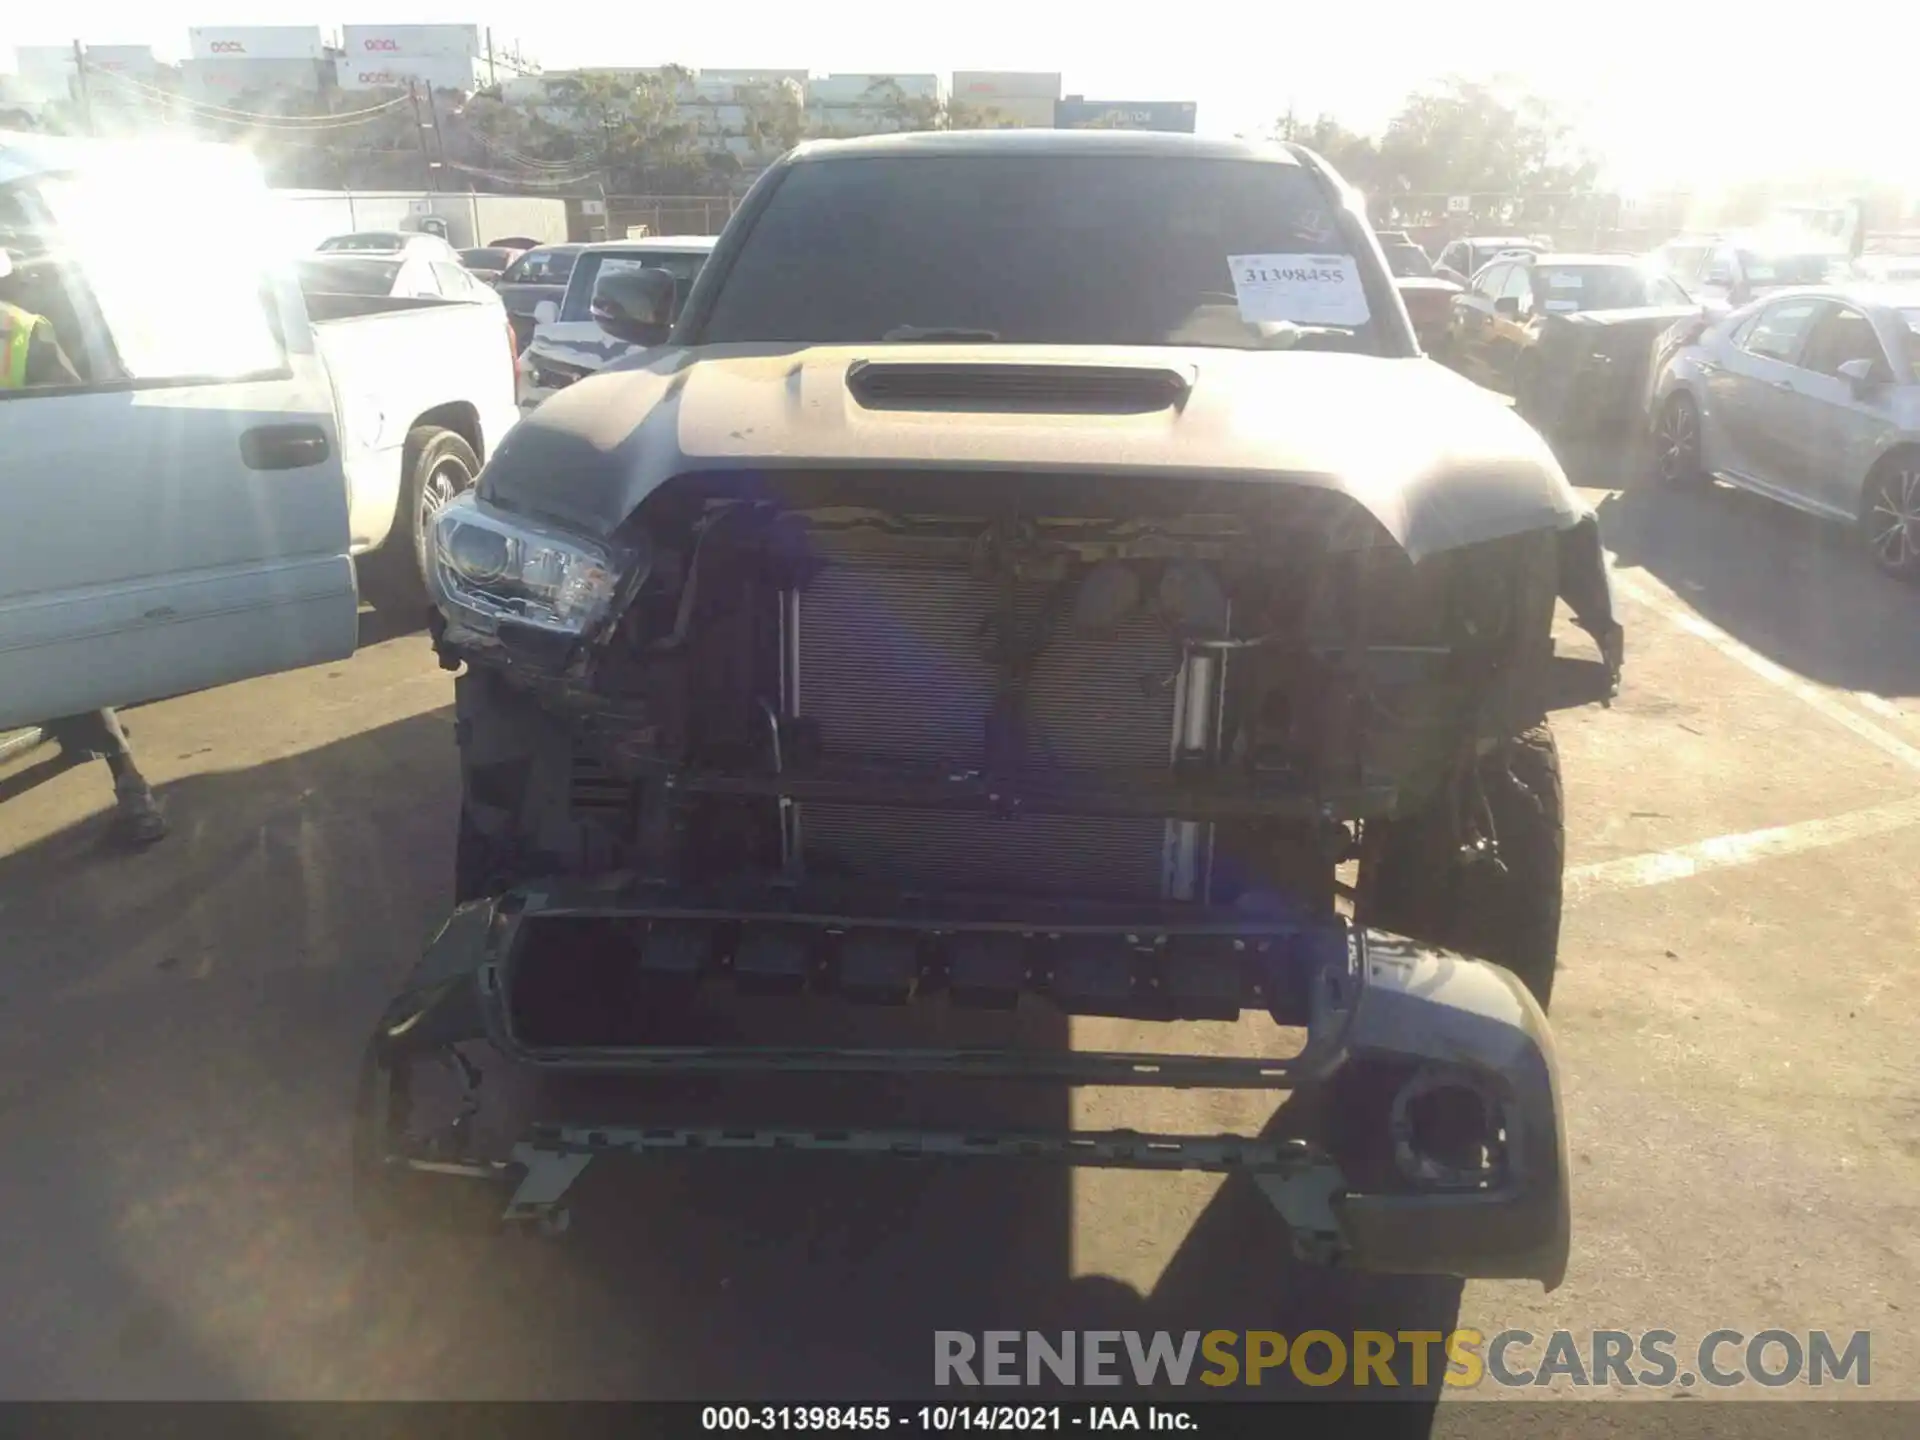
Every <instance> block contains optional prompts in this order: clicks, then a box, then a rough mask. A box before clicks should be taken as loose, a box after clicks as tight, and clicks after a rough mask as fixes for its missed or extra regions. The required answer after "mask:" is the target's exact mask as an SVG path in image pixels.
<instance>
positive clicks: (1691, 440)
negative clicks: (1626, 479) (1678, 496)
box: [1653, 394, 1707, 490]
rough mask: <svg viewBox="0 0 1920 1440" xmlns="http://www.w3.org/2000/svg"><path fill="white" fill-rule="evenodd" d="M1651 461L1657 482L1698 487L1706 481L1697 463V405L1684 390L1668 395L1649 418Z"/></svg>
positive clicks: (1678, 487)
mask: <svg viewBox="0 0 1920 1440" xmlns="http://www.w3.org/2000/svg"><path fill="white" fill-rule="evenodd" d="M1653 464H1654V469H1655V471H1656V473H1658V475H1659V477H1660V483H1661V484H1662V485H1665V486H1667V487H1669V488H1670V489H1674V490H1698V489H1702V488H1704V487H1705V485H1706V483H1707V472H1706V471H1705V470H1704V469H1702V468H1701V464H1700V407H1699V406H1697V405H1695V404H1694V403H1693V397H1692V396H1691V395H1687V394H1679V395H1670V396H1668V397H1667V401H1666V403H1665V404H1664V405H1662V406H1661V407H1660V413H1659V415H1658V416H1657V417H1656V418H1655V420H1654V422H1653Z"/></svg>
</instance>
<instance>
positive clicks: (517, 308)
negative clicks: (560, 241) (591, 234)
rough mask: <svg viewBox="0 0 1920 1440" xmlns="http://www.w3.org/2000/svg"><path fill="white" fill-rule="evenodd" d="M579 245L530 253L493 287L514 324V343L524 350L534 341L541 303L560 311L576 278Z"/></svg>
mask: <svg viewBox="0 0 1920 1440" xmlns="http://www.w3.org/2000/svg"><path fill="white" fill-rule="evenodd" d="M583 248H584V247H583V246H580V245H542V246H540V247H538V248H537V249H533V250H529V251H527V253H526V254H524V255H522V256H521V257H520V258H519V259H518V260H515V261H514V262H513V263H512V264H511V265H509V266H508V267H507V268H506V270H505V272H503V273H502V274H501V276H500V278H499V279H498V280H497V281H495V282H494V286H493V288H494V289H495V290H497V291H499V292H500V300H501V303H503V304H504V305H505V306H506V307H507V319H508V320H509V321H510V322H511V323H512V325H513V338H514V343H515V344H517V345H518V346H519V347H520V348H521V349H522V350H524V349H526V348H527V342H528V341H529V340H531V339H532V338H533V327H534V326H535V325H536V324H538V323H539V319H540V317H539V315H538V314H537V312H538V310H539V308H540V304H541V302H542V301H547V302H549V303H550V304H552V306H553V310H554V314H555V315H557V314H558V313H559V311H560V302H561V301H562V300H564V299H565V298H566V295H567V281H569V280H571V279H572V278H573V264H574V261H576V260H578V259H579V258H580V251H581V250H582V249H583Z"/></svg>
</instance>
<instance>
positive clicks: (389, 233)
mask: <svg viewBox="0 0 1920 1440" xmlns="http://www.w3.org/2000/svg"><path fill="white" fill-rule="evenodd" d="M314 250H315V251H316V252H317V253H319V254H322V255H424V256H426V257H427V258H428V259H430V260H451V261H454V262H456V263H457V262H458V261H459V258H460V257H459V255H458V253H457V252H456V251H455V250H454V248H453V246H452V245H450V244H448V243H447V240H446V238H445V237H444V236H440V235H426V234H421V233H419V232H417V231H413V230H355V231H353V232H352V233H351V234H347V235H333V236H330V237H328V238H327V239H325V240H322V241H321V242H320V243H319V244H318V245H316V246H314Z"/></svg>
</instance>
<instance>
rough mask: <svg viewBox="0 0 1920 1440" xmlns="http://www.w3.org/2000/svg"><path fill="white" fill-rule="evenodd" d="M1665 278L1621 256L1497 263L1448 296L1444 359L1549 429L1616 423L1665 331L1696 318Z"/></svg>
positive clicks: (1638, 389) (1637, 391) (1560, 431)
mask: <svg viewBox="0 0 1920 1440" xmlns="http://www.w3.org/2000/svg"><path fill="white" fill-rule="evenodd" d="M1701 313H1702V312H1701V306H1700V303H1699V302H1698V301H1697V300H1695V299H1694V298H1693V297H1692V296H1691V295H1689V294H1688V293H1687V292H1686V290H1685V289H1684V288H1682V287H1681V285H1680V284H1679V283H1678V282H1677V281H1675V280H1674V279H1673V278H1672V277H1671V276H1669V275H1666V274H1664V273H1663V272H1661V271H1660V270H1659V269H1658V268H1656V267H1654V266H1650V265H1648V264H1647V263H1645V262H1644V261H1642V260H1640V259H1637V258H1635V257H1633V256H1628V255H1536V256H1529V257H1524V258H1522V257H1515V258H1512V259H1507V260H1500V261H1496V262H1495V263H1493V264H1491V265H1488V266H1487V267H1486V268H1485V269H1483V270H1482V271H1480V273H1479V274H1477V275H1475V276H1474V277H1473V283H1472V284H1471V285H1470V286H1468V287H1467V289H1466V290H1465V291H1463V292H1462V293H1461V294H1459V295H1457V296H1455V297H1454V300H1453V315H1452V319H1451V323H1450V325H1449V327H1448V337H1447V359H1448V362H1449V363H1450V364H1452V365H1453V366H1454V368H1456V369H1458V370H1459V371H1461V373H1463V374H1465V375H1466V376H1467V377H1468V378H1469V379H1472V380H1477V381H1479V382H1480V383H1481V384H1482V385H1486V386H1488V387H1490V388H1492V389H1495V390H1499V391H1501V392H1503V393H1505V394H1508V395H1511V396H1513V397H1514V406H1515V408H1516V409H1518V410H1519V411H1520V413H1521V414H1522V415H1523V416H1525V417H1526V418H1527V419H1528V420H1530V421H1532V422H1533V423H1534V425H1535V426H1536V427H1538V428H1539V429H1540V430H1542V431H1543V432H1545V433H1547V434H1549V435H1555V436H1559V435H1566V434H1570V433H1572V432H1573V431H1575V430H1584V429H1590V428H1592V427H1594V426H1596V425H1599V424H1602V423H1605V422H1606V421H1608V420H1611V419H1618V418H1620V417H1621V416H1622V415H1623V414H1625V413H1626V411H1627V410H1628V409H1629V408H1630V407H1631V406H1632V405H1633V403H1634V402H1635V401H1637V400H1638V399H1639V398H1640V397H1642V396H1643V395H1644V394H1645V385H1646V379H1647V373H1648V365H1649V363H1650V362H1651V360H1652V357H1653V352H1654V348H1655V346H1656V345H1657V343H1658V342H1659V339H1660V337H1661V336H1662V335H1664V334H1666V333H1667V332H1668V331H1669V330H1671V329H1673V328H1674V326H1676V325H1678V324H1681V323H1682V322H1684V321H1687V320H1692V319H1696V318H1698V316H1699V315H1700V314H1701Z"/></svg>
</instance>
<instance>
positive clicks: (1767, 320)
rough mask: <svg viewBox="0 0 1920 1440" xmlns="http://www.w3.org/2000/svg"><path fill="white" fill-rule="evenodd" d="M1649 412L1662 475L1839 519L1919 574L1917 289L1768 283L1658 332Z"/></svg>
mask: <svg viewBox="0 0 1920 1440" xmlns="http://www.w3.org/2000/svg"><path fill="white" fill-rule="evenodd" d="M1649 413H1650V414H1651V416H1652V423H1653V436H1654V448H1655V455H1656V458H1657V464H1658V467H1659V473H1660V477H1661V479H1662V480H1664V481H1665V482H1667V483H1668V484H1670V485H1675V486H1681V485H1698V484H1705V483H1706V482H1707V481H1708V480H1709V479H1720V480H1725V481H1727V482H1728V483H1729V484H1732V485H1738V486H1741V487H1742V488H1744V489H1748V490H1754V491H1757V492H1759V493H1760V494H1762V495H1765V496H1767V497H1768V498H1769V499H1773V500H1778V501H1780V502H1781V503H1782V504H1786V505H1791V506H1793V507H1794V508H1795V509H1797V510H1805V511H1807V512H1809V513H1811V514H1814V515H1820V516H1823V517H1825V518H1827V519H1830V520H1839V521H1843V522H1845V523H1846V524H1849V525H1852V526H1856V527H1857V528H1858V530H1859V532H1860V534H1861V537H1862V539H1863V541H1864V542H1865V545H1866V549H1867V553H1868V555H1869V557H1870V558H1871V559H1872V561H1873V563H1874V564H1875V565H1877V566H1879V567H1880V569H1882V570H1884V571H1886V572H1887V573H1888V574H1891V575H1897V576H1899V577H1900V578H1902V579H1905V580H1920V286H1915V285H1899V286H1872V285H1839V286H1819V287H1810V288H1804V289H1794V290H1781V291H1776V292H1774V293H1772V294H1769V295H1768V296H1766V297H1765V298H1764V299H1762V300H1759V301H1756V302H1755V303H1753V304H1751V305H1747V306H1744V307H1743V308H1741V309H1738V310H1735V311H1733V312H1732V313H1730V314H1728V315H1726V316H1724V317H1722V318H1719V319H1717V320H1714V321H1713V322H1712V323H1707V322H1693V323H1689V324H1688V325H1686V326H1684V327H1681V328H1679V329H1676V330H1675V331H1672V332H1669V334H1668V335H1667V336H1666V337H1665V339H1664V340H1663V341H1662V343H1661V346H1660V347H1659V350H1658V352H1657V354H1656V359H1655V366H1654V377H1653V382H1652V386H1651V394H1650V405H1649Z"/></svg>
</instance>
